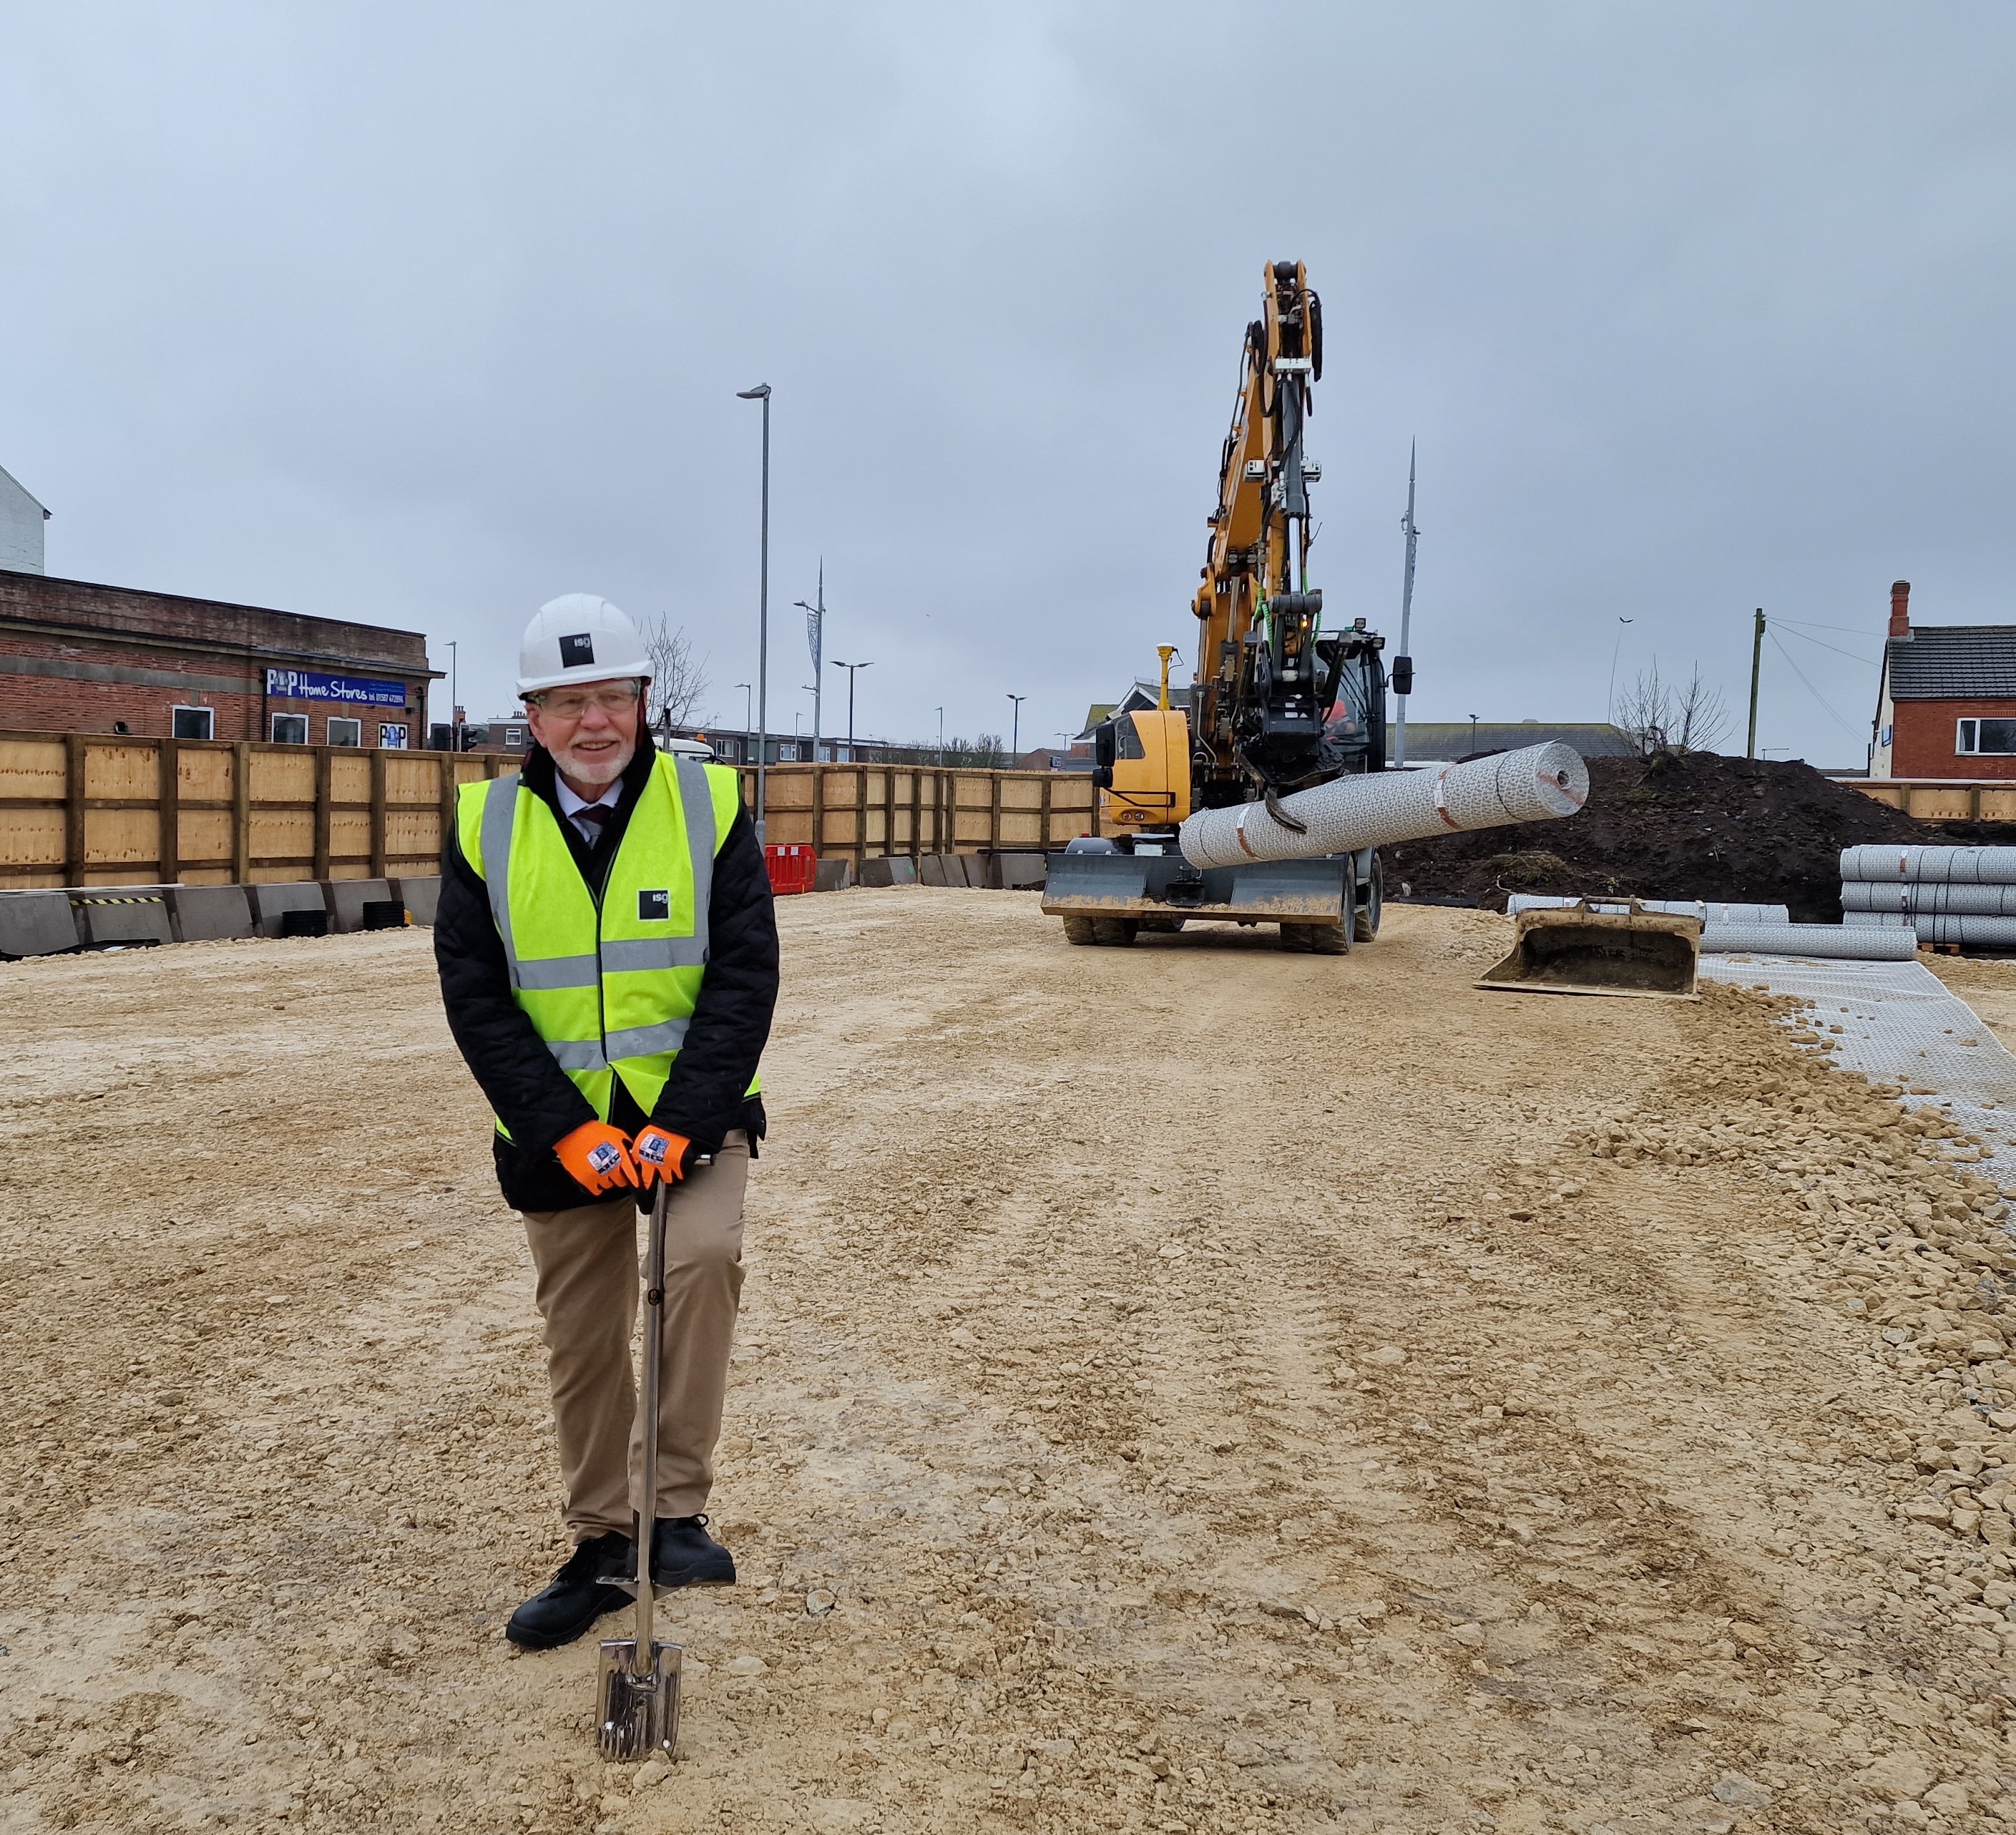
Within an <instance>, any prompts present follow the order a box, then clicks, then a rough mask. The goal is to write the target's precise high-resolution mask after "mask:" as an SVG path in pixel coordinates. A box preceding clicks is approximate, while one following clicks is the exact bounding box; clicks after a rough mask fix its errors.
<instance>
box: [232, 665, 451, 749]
mask: <svg viewBox="0 0 2016 1835" xmlns="http://www.w3.org/2000/svg"><path fill="white" fill-rule="evenodd" d="M460 650H461V646H460V644H459V642H457V640H456V639H454V638H452V637H451V638H450V639H448V750H450V751H451V752H459V751H460V750H462V688H461V678H460V673H459V671H460V667H461V661H462V658H461V655H460ZM267 737H268V739H271V738H272V734H271V733H268V735H267Z"/></svg>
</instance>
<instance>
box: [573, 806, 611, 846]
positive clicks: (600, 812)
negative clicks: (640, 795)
mask: <svg viewBox="0 0 2016 1835" xmlns="http://www.w3.org/2000/svg"><path fill="white" fill-rule="evenodd" d="M615 813H616V811H614V810H613V809H611V808H610V807H609V805H608V804H607V803H591V804H589V805H588V806H587V808H585V809H577V810H576V811H574V817H573V821H574V826H575V827H576V828H578V829H580V830H581V834H582V836H583V837H585V840H587V842H588V844H589V847H594V846H595V845H596V843H598V842H599V841H600V840H601V839H602V825H603V823H604V822H607V821H608V819H610V816H612V815H614V814H615Z"/></svg>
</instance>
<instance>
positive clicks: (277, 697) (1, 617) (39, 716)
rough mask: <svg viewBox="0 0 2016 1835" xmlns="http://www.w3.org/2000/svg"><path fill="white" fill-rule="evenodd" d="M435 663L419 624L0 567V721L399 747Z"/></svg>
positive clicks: (411, 738)
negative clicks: (305, 612) (384, 623)
mask: <svg viewBox="0 0 2016 1835" xmlns="http://www.w3.org/2000/svg"><path fill="white" fill-rule="evenodd" d="M440 673H441V672H440V671H438V670H435V669H430V668H429V667H427V639H426V638H425V637H424V636H423V635H421V634H420V633H419V632H418V631H387V630H382V629H380V628H378V627H377V626H376V625H372V624H349V623H347V622H344V621H342V620H340V619H336V618H311V617H304V616H302V615H301V614H300V613H294V612H274V611H267V610H262V609H261V608H260V607H258V606H235V605H224V604H221V603H218V602H217V601H215V600H213V599H182V598H178V597H177V596H175V595H174V594H172V593H166V592H136V591H135V590H133V589H132V588H128V587H123V586H94V585H88V584H86V583H85V582H84V581H78V580H52V579H50V578H49V577H48V576H47V575H45V574H33V573H11V572H4V571H0V728H13V729H17V730H18V729H27V730H31V731H36V732H131V733H134V734H138V735H142V736H151V737H157V738H163V739H167V738H175V739H270V740H278V741H281V742H291V743H296V744H301V745H337V746H386V747H396V748H405V747H415V746H419V745H422V744H423V743H425V740H426V734H427V728H426V721H427V684H428V683H429V682H430V681H433V680H435V679H437V678H438V677H439V675H440Z"/></svg>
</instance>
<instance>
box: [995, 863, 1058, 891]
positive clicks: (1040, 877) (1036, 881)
mask: <svg viewBox="0 0 2016 1835" xmlns="http://www.w3.org/2000/svg"><path fill="white" fill-rule="evenodd" d="M1047 876H1048V875H1047V873H1046V870H1045V867H1044V862H1043V857H1042V855H1040V854H997V855H995V857H994V872H993V874H992V877H991V880H990V883H992V884H993V885H996V886H999V887H1000V888H1001V889H1002V890H1003V891H1006V892H1040V891H1042V889H1043V881H1044V880H1045V879H1046V877H1047Z"/></svg>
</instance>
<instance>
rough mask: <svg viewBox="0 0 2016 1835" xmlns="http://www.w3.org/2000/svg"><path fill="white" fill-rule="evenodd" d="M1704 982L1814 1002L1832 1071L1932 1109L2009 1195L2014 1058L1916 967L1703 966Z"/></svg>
mask: <svg viewBox="0 0 2016 1835" xmlns="http://www.w3.org/2000/svg"><path fill="white" fill-rule="evenodd" d="M1701 973H1702V974H1703V975H1704V976H1705V977H1708V979H1710V980H1716V981H1728V982H1732V983H1733V984H1735V985H1737V987H1762V988H1768V989H1769V991H1771V992H1772V993H1773V994H1788V995H1791V996H1792V997H1793V998H1795V999H1798V1000H1803V1001H1809V1002H1812V1003H1813V1011H1812V1012H1811V1013H1810V1014H1809V1015H1807V1016H1805V1022H1806V1023H1807V1024H1810V1025H1811V1026H1813V1027H1816V1028H1817V1029H1818V1030H1819V1031H1820V1035H1821V1037H1822V1038H1823V1039H1824V1040H1825V1041H1826V1047H1825V1049H1827V1051H1828V1052H1829V1053H1830V1054H1831V1056H1832V1057H1833V1060H1834V1063H1837V1064H1838V1065H1840V1066H1841V1067H1842V1069H1844V1070H1859V1071H1860V1072H1861V1073H1862V1074H1863V1076H1865V1077H1867V1078H1870V1080H1871V1081H1874V1082H1877V1083H1895V1084H1898V1085H1901V1086H1902V1087H1903V1089H1904V1090H1905V1091H1906V1095H1905V1097H1904V1100H1905V1101H1906V1103H1909V1104H1910V1105H1911V1106H1914V1107H1916V1106H1922V1105H1923V1104H1924V1103H1935V1104H1936V1105H1937V1106H1939V1108H1940V1109H1941V1110H1943V1111H1944V1112H1945V1113H1946V1114H1948V1115H1950V1116H1951V1117H1952V1118H1953V1121H1956V1122H1957V1124H1959V1125H1960V1127H1962V1128H1964V1129H1965V1130H1966V1131H1967V1132H1968V1133H1969V1134H1971V1135H1974V1136H1975V1138H1976V1139H1978V1140H1979V1141H1980V1142H1982V1145H1983V1146H1985V1147H1986V1148H1988V1149H1989V1152H1990V1154H1991V1156H1992V1157H1990V1158H1989V1159H1987V1160H1982V1162H1981V1168H1980V1169H1981V1170H1982V1171H1983V1172H1984V1173H1985V1174H1987V1175H1989V1177H1991V1178H1993V1179H1994V1180H1995V1182H1996V1184H1998V1185H2000V1186H2001V1187H2002V1188H2003V1190H2005V1191H2009V1190H2012V1189H2016V1057H2012V1056H2011V1055H2010V1053H2009V1052H2008V1051H2007V1049H2005V1048H2004V1047H2003V1044H2002V1042H2001V1041H2000V1039H1998V1038H1996V1036H1995V1034H1993V1032H1991V1031H1989V1029H1988V1027H1986V1026H1985V1024H1982V1020H1981V1019H1980V1017H1979V1016H1978V1015H1977V1014H1976V1013H1975V1010H1974V1009H1973V1008H1972V1007H1971V1006H1968V1005H1967V1002H1965V1001H1964V1000H1962V999H1960V998H1959V997H1958V996H1957V995H1955V994H1954V993H1953V991H1951V990H1950V989H1949V988H1947V986H1946V984H1945V983H1944V982H1942V980H1940V979H1939V977H1938V976H1936V975H1935V974H1934V973H1932V972H1931V970H1930V969H1928V968H1927V967H1926V966H1925V965H1924V963H1923V962H1916V961H1913V962H1815V961H1795V960H1793V959H1791V958H1789V957H1784V956H1769V955H1756V956H1749V957H1744V956H1712V957H1711V956H1703V957H1702V958H1701ZM1837 1027H1838V1028H1839V1030H1838V1031H1836V1030H1835V1029H1836V1028H1837Z"/></svg>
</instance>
